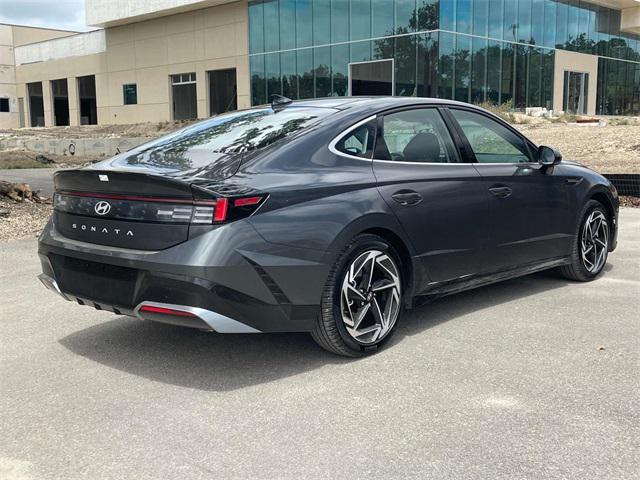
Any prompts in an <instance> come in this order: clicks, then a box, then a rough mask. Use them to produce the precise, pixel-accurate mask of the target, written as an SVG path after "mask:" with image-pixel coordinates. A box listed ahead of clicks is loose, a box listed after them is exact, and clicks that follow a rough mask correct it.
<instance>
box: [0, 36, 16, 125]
mask: <svg viewBox="0 0 640 480" xmlns="http://www.w3.org/2000/svg"><path fill="white" fill-rule="evenodd" d="M0 98H8V99H9V112H0V128H13V127H17V126H18V100H17V97H16V73H15V65H14V59H13V28H12V27H11V25H2V24H0Z"/></svg>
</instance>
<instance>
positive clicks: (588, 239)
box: [580, 210, 609, 273]
mask: <svg viewBox="0 0 640 480" xmlns="http://www.w3.org/2000/svg"><path fill="white" fill-rule="evenodd" d="M608 249H609V225H608V223H607V218H606V217H605V215H604V214H603V213H602V212H601V211H600V210H594V211H592V212H591V214H589V216H588V217H587V221H586V222H585V223H584V227H583V228H582V238H581V242H580V254H581V256H582V264H583V265H584V267H585V268H586V269H587V271H588V272H590V273H598V272H599V271H600V269H602V267H603V266H604V264H605V262H606V260H607V251H608Z"/></svg>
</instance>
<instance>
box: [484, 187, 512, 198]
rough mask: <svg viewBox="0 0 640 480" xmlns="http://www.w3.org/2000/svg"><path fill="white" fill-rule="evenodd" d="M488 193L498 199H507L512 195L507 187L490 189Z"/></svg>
mask: <svg viewBox="0 0 640 480" xmlns="http://www.w3.org/2000/svg"><path fill="white" fill-rule="evenodd" d="M489 191H490V192H491V194H492V195H494V196H496V197H498V198H507V197H509V196H511V194H512V193H513V190H511V189H510V188H509V187H491V188H490V189H489Z"/></svg>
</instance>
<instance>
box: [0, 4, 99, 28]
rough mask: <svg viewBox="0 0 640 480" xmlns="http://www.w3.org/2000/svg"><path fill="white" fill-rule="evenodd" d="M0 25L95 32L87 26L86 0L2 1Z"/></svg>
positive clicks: (0, 5)
mask: <svg viewBox="0 0 640 480" xmlns="http://www.w3.org/2000/svg"><path fill="white" fill-rule="evenodd" d="M0 23H14V24H18V25H29V26H34V27H47V28H60V29H63V30H78V31H87V30H94V29H93V28H90V27H87V26H86V25H85V17H84V0H0Z"/></svg>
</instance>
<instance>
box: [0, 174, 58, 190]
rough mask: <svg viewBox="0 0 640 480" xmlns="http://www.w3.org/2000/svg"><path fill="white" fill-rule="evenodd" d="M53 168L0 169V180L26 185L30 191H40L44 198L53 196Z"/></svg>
mask: <svg viewBox="0 0 640 480" xmlns="http://www.w3.org/2000/svg"><path fill="white" fill-rule="evenodd" d="M55 171H56V170H55V169H54V168H16V169H0V180H7V181H9V182H16V183H18V182H19V183H28V184H29V186H30V187H31V190H33V191H36V190H40V193H42V195H44V196H45V197H50V196H51V195H53V174H54V172H55Z"/></svg>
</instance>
